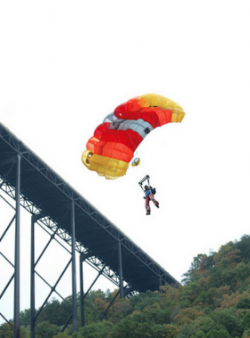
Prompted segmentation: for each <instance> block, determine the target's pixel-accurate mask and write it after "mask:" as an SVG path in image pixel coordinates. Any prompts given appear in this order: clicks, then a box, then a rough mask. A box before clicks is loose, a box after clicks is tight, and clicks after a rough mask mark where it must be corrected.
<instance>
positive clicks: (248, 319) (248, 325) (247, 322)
mask: <svg viewBox="0 0 250 338" xmlns="http://www.w3.org/2000/svg"><path fill="white" fill-rule="evenodd" d="M242 325H243V326H244V328H245V329H250V312H247V313H246V314H245V316H244V317H243V318H242Z"/></svg>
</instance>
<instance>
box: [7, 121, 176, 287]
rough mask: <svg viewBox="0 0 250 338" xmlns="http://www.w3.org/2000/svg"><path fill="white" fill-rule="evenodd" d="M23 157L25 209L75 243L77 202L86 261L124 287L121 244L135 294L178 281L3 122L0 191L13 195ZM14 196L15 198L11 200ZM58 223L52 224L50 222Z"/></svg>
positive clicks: (79, 234) (80, 247)
mask: <svg viewBox="0 0 250 338" xmlns="http://www.w3.org/2000/svg"><path fill="white" fill-rule="evenodd" d="M18 153H19V154H20V155H21V158H22V161H21V195H22V199H21V200H22V205H23V206H24V207H25V208H26V209H27V210H28V211H30V212H31V213H37V212H38V211H39V212H40V213H41V214H42V215H43V216H44V218H43V223H44V224H45V225H47V226H49V227H51V228H52V227H53V226H54V228H55V227H56V226H59V231H58V233H59V235H60V237H61V238H63V239H64V240H65V241H67V242H70V238H71V237H70V233H71V229H70V224H71V222H70V209H69V208H68V206H69V205H70V203H71V202H72V200H73V201H74V203H75V224H76V241H77V246H76V248H77V251H78V252H84V253H85V254H86V261H87V263H89V264H90V265H92V266H93V267H94V268H95V269H96V270H99V271H100V270H101V269H102V268H103V267H105V268H104V271H103V274H104V275H105V276H106V277H107V278H109V279H110V280H111V281H113V282H114V283H115V284H116V285H119V282H118V281H119V269H118V259H117V247H118V242H119V241H121V244H122V265H123V278H124V280H125V281H126V282H127V283H128V285H129V286H130V287H131V290H133V291H139V292H145V291H146V290H157V289H158V287H159V284H160V278H161V280H162V283H163V284H164V283H166V282H167V283H169V284H177V285H179V283H178V282H177V281H176V280H175V279H174V278H173V277H172V276H171V275H170V274H169V273H168V272H167V271H165V270H164V269H163V268H162V267H161V266H160V265H159V264H158V263H156V262H155V261H154V260H153V259H152V258H151V257H149V256H148V255H147V254H146V253H145V252H144V251H143V250H142V249H140V248H139V247H138V246H137V245H136V244H135V243H134V242H133V241H132V240H131V239H129V238H128V237H127V236H126V235H125V234H124V233H123V232H122V231H121V230H119V229H118V228H117V227H116V226H115V225H114V224H112V223H111V222H110V221H109V220H108V219H107V218H106V217H105V216H104V215H102V214H101V213H100V212H99V211H98V210H97V209H96V208H95V207H94V206H93V205H91V204H90V203H89V202H88V201H87V200H86V199H85V198H84V197H83V196H81V195H80V194H79V193H78V192H77V191H76V190H75V189H73V188H72V187H71V186H70V185H69V184H68V183H66V182H65V181H64V180H63V179H62V177H60V176H59V175H58V174H57V173H56V172H55V171H53V170H52V169H51V168H50V167H49V166H48V165H47V164H46V163H44V161H42V160H41V159H40V158H39V157H38V156H37V155H36V154H34V152H32V151H31V150H30V149H29V148H28V147H27V146H25V145H24V144H23V143H22V142H21V141H20V140H19V139H18V138H17V137H16V136H15V135H13V134H12V133H11V132H10V131H9V130H8V129H7V128H6V127H5V126H4V125H2V124H1V123H0V187H1V188H2V189H3V190H4V191H5V192H7V193H8V194H9V195H10V196H12V191H13V190H14V189H13V188H14V187H15V184H16V183H15V182H16V171H15V169H12V170H10V169H11V165H12V162H11V159H13V158H15V157H16V155H17V154H18ZM12 197H13V196H12ZM52 223H53V226H51V224H52Z"/></svg>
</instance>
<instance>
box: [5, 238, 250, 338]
mask: <svg viewBox="0 0 250 338" xmlns="http://www.w3.org/2000/svg"><path fill="white" fill-rule="evenodd" d="M182 283H183V286H181V287H179V288H174V287H172V286H169V285H167V284H166V285H164V286H162V287H160V290H159V291H155V292H151V291H148V292H146V293H141V294H138V295H136V296H133V297H130V298H125V299H119V297H118V298H116V300H115V302H114V303H113V305H112V306H111V307H110V309H109V311H108V312H107V314H106V318H104V319H103V320H102V321H100V319H99V315H98V313H97V312H95V311H93V310H92V309H91V308H90V307H89V306H85V321H86V325H85V327H84V328H79V330H78V331H77V332H74V333H73V332H72V325H71V323H69V325H68V326H67V327H66V328H65V330H64V332H61V331H62V329H63V326H64V324H65V322H66V321H67V319H68V317H69V316H70V314H71V305H70V304H71V297H68V298H67V299H66V302H65V301H63V302H59V301H58V300H57V299H52V300H51V301H50V302H49V303H48V304H47V305H46V306H45V307H44V309H43V310H42V312H41V313H40V315H39V316H38V320H37V329H36V330H37V331H36V337H39V338H40V337H41V338H42V337H43V335H42V333H41V331H43V332H44V333H45V334H46V336H47V337H48V338H53V337H56V338H69V337H72V338H146V337H152V338H175V337H176V338H230V337H235V338H236V337H238V338H241V337H242V338H250V236H248V235H245V236H243V237H242V238H241V240H240V241H237V242H234V243H233V242H229V243H227V244H226V245H222V246H221V248H220V250H219V251H218V252H210V254H209V255H208V256H207V255H205V254H199V255H198V256H197V257H195V258H194V260H193V262H192V263H191V266H190V269H189V270H188V271H187V272H186V273H185V274H184V275H183V280H182ZM116 292H117V290H114V291H113V292H112V293H111V292H110V291H109V290H107V291H106V292H103V291H101V290H97V291H91V292H90V293H89V294H88V295H87V297H86V302H87V303H88V304H89V305H91V306H92V307H93V308H94V309H95V310H97V311H98V312H100V313H103V311H104V310H105V309H106V308H107V306H108V304H109V302H110V300H111V299H112V298H113V297H114V295H115V294H116ZM29 315H30V311H29V310H25V311H23V312H22V313H21V325H22V328H21V337H22V338H29V320H30V317H29ZM78 325H79V327H80V305H79V304H78ZM11 337H12V329H11V326H10V325H9V324H8V323H5V324H2V325H1V326H0V338H11Z"/></svg>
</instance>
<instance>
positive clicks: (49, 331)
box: [36, 321, 60, 338]
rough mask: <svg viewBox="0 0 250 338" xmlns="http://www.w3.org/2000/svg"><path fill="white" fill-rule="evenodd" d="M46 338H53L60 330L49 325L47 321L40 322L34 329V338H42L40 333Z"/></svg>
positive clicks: (55, 326)
mask: <svg viewBox="0 0 250 338" xmlns="http://www.w3.org/2000/svg"><path fill="white" fill-rule="evenodd" d="M41 331H42V332H43V333H44V334H45V335H46V336H47V337H48V338H53V337H54V336H56V335H57V334H58V333H59V331H60V329H59V327H58V326H57V325H54V324H50V323H49V322H48V321H44V322H41V323H39V324H38V325H37V327H36V338H44V335H43V334H42V332H41Z"/></svg>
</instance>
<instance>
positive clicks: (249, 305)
mask: <svg viewBox="0 0 250 338" xmlns="http://www.w3.org/2000/svg"><path fill="white" fill-rule="evenodd" d="M236 308H237V309H250V298H246V297H245V298H242V299H241V300H240V301H239V302H238V303H237V305H236Z"/></svg>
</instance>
